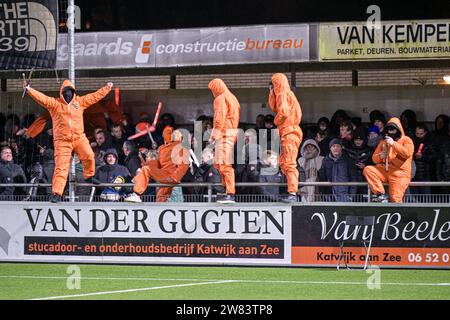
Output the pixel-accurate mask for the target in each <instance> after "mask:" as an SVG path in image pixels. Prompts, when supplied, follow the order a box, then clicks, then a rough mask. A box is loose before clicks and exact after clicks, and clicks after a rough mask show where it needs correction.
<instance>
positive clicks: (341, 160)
mask: <svg viewBox="0 0 450 320" xmlns="http://www.w3.org/2000/svg"><path fill="white" fill-rule="evenodd" d="M319 178H320V181H327V182H355V181H356V169H355V166H354V165H353V163H352V162H351V160H350V159H349V157H348V155H347V153H346V152H344V151H343V145H342V141H341V140H340V139H338V138H334V139H333V140H331V142H330V153H329V154H328V155H327V156H326V157H325V158H324V159H323V162H322V167H321V168H320V170H319ZM320 190H321V193H322V194H325V195H327V194H328V195H332V196H331V197H330V198H329V199H333V200H332V201H339V202H351V201H352V195H354V194H355V193H356V187H355V186H351V187H348V186H333V187H321V188H320Z"/></svg>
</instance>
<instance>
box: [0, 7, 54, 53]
mask: <svg viewBox="0 0 450 320" xmlns="http://www.w3.org/2000/svg"><path fill="white" fill-rule="evenodd" d="M56 28H57V25H56V18H55V17H54V16H53V14H52V12H51V11H50V10H49V9H48V8H47V7H46V6H44V5H43V4H41V3H38V2H12V3H11V2H10V3H0V39H1V42H0V52H2V51H10V50H14V51H22V52H23V51H32V52H34V51H47V50H55V49H56V39H57V29H56Z"/></svg>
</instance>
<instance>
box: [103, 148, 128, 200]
mask: <svg viewBox="0 0 450 320" xmlns="http://www.w3.org/2000/svg"><path fill="white" fill-rule="evenodd" d="M104 160H105V165H103V166H101V167H100V168H98V169H97V170H96V172H95V179H97V180H98V181H99V182H101V183H124V182H130V181H131V175H130V172H129V171H128V169H127V168H126V167H124V166H122V165H120V164H118V163H117V162H118V155H117V151H116V149H109V150H107V151H106V153H105V157H104ZM97 190H98V192H101V194H102V195H103V198H104V199H105V200H114V201H118V200H119V199H121V198H122V197H123V196H125V193H126V192H127V191H128V190H127V189H126V188H120V187H106V188H105V187H97ZM102 195H101V196H102Z"/></svg>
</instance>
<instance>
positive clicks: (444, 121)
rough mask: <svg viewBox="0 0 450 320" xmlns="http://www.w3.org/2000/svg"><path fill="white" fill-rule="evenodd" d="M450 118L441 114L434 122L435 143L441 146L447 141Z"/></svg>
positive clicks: (433, 134)
mask: <svg viewBox="0 0 450 320" xmlns="http://www.w3.org/2000/svg"><path fill="white" fill-rule="evenodd" d="M449 124H450V118H449V117H448V116H447V115H445V114H440V115H438V116H437V117H436V120H434V131H433V132H432V136H433V142H434V144H435V145H436V146H440V145H441V144H442V143H444V142H446V141H447V138H448V130H450V125H449Z"/></svg>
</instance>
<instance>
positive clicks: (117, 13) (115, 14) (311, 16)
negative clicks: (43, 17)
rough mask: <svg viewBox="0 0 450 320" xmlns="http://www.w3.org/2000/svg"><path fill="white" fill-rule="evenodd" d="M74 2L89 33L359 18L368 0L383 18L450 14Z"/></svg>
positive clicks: (322, 5) (448, 12)
mask: <svg viewBox="0 0 450 320" xmlns="http://www.w3.org/2000/svg"><path fill="white" fill-rule="evenodd" d="M75 3H76V4H78V5H79V6H80V7H81V10H82V20H83V24H84V23H85V22H86V21H87V20H91V21H92V27H91V30H92V31H94V30H95V31H97V30H98V31H103V30H138V29H149V30H150V29H169V28H189V27H208V26H230V25H247V24H265V23H269V24H275V23H301V22H325V21H350V20H359V21H361V20H366V19H367V17H368V15H367V14H366V8H367V7H368V6H369V5H371V4H377V5H379V6H380V7H381V18H382V20H412V19H448V18H450V1H449V0H447V1H437V0H436V1H433V0H424V1H393V0H391V1H384V0H383V1H378V0H372V1H367V0H359V1H345V0H344V1H343V0H335V1H321V0H308V1H303V0H299V1H293V0H259V1H258V0H247V1H244V0H241V1H237V0H224V1H214V0H210V1H203V0H200V1H194V0H185V1H173V0H158V1H152V0H129V1H123V0H75ZM95 21H99V22H97V23H96V22H95ZM100 21H101V22H100Z"/></svg>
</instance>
